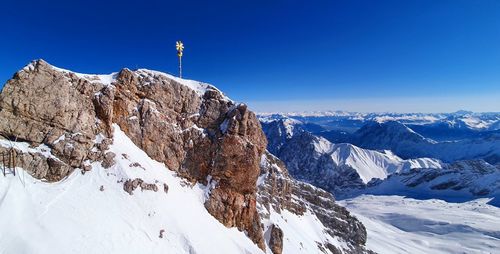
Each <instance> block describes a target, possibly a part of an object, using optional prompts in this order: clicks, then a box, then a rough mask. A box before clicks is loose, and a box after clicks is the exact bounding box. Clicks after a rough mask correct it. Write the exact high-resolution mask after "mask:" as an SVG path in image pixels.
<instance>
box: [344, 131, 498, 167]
mask: <svg viewBox="0 0 500 254" xmlns="http://www.w3.org/2000/svg"><path fill="white" fill-rule="evenodd" d="M352 143H354V144H356V145H358V146H360V147H363V148H367V149H377V150H380V149H382V150H385V149H387V150H391V151H393V152H394V153H395V154H397V155H398V156H401V157H403V158H418V157H431V158H437V159H440V160H443V161H445V162H453V161H457V160H469V159H484V160H486V161H488V162H489V163H491V164H496V163H498V162H500V160H499V159H500V134H497V133H492V134H490V135H487V136H484V137H481V138H477V139H472V140H469V139H467V140H459V141H453V142H436V141H434V140H431V139H428V138H425V137H423V136H422V135H420V134H418V133H416V132H414V131H413V130H411V129H410V128H408V127H407V126H405V125H404V124H402V123H399V122H396V121H389V122H384V123H378V122H370V123H368V124H366V125H365V126H363V127H362V128H361V129H359V130H358V131H356V132H355V133H354V134H353V135H352Z"/></svg>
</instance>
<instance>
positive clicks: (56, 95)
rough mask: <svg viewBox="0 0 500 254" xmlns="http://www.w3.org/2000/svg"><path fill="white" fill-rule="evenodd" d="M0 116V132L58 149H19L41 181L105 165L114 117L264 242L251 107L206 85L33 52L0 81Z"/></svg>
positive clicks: (220, 214) (260, 139) (258, 149)
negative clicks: (48, 154) (93, 70)
mask: <svg viewBox="0 0 500 254" xmlns="http://www.w3.org/2000/svg"><path fill="white" fill-rule="evenodd" d="M0 118H1V119H2V121H1V122H0V134H2V135H3V136H5V137H6V138H8V139H11V140H14V139H17V141H26V142H27V143H29V144H31V145H32V146H33V147H37V146H40V145H46V146H47V147H48V148H49V149H51V151H52V153H53V154H54V155H55V156H56V157H57V158H45V157H43V156H42V157H39V156H37V155H36V153H32V154H30V155H22V156H21V157H22V158H24V157H26V158H25V159H23V160H25V161H26V162H25V163H24V167H26V170H27V171H28V172H30V173H31V174H32V175H33V176H34V177H37V178H39V179H46V180H48V181H58V180H60V179H62V178H64V177H65V176H67V175H68V174H69V173H70V172H71V171H72V169H74V168H80V169H85V166H86V161H101V162H103V166H104V167H111V166H112V165H113V160H114V156H115V155H114V154H110V153H106V149H107V148H106V144H108V145H109V143H110V141H109V140H111V139H112V136H111V135H112V128H113V124H117V125H118V126H119V127H120V128H121V129H122V130H123V131H124V132H125V133H126V134H127V135H128V136H129V137H130V138H131V140H132V141H133V142H134V143H135V144H136V145H137V146H139V147H140V148H142V149H143V150H144V151H145V152H146V153H147V154H148V155H149V156H150V157H151V158H153V159H155V160H158V161H161V162H164V163H165V164H166V165H167V166H168V167H169V168H170V169H171V170H174V171H177V172H178V173H179V174H180V175H181V176H183V177H185V178H187V179H189V180H190V181H192V182H201V183H203V184H207V183H208V182H207V179H210V181H214V182H215V183H217V184H216V185H215V188H214V189H213V190H212V191H211V195H210V197H209V198H208V200H207V201H206V207H207V210H208V211H209V212H210V213H211V214H212V215H213V216H215V217H216V218H217V219H218V220H220V221H221V222H222V223H223V224H224V225H226V226H228V227H238V228H239V229H240V230H244V231H245V232H246V233H247V234H248V236H249V237H250V238H251V239H252V240H253V241H254V242H255V243H257V244H258V245H259V246H260V247H261V248H264V241H263V236H262V228H261V225H260V218H259V214H258V213H257V210H256V205H255V204H256V184H255V183H256V180H257V177H258V175H259V172H260V169H259V161H260V157H261V154H262V153H263V152H264V150H265V147H266V139H265V136H264V134H263V133H262V130H261V128H260V124H259V121H258V120H257V118H256V117H255V114H254V113H253V112H251V111H249V110H248V109H247V107H246V106H245V105H243V104H235V103H234V102H232V101H231V100H229V99H227V98H226V97H225V96H224V95H223V94H222V93H221V92H220V91H219V90H217V89H216V88H215V87H212V86H210V85H207V84H203V83H199V82H194V81H185V80H180V79H177V78H174V77H172V76H169V75H166V74H163V73H159V72H154V71H148V70H137V71H131V70H128V69H123V70H121V71H120V72H119V73H115V74H113V75H110V76H107V77H102V76H98V75H84V74H77V73H73V72H70V71H65V70H61V69H58V68H55V67H53V66H51V65H49V64H48V63H46V62H44V61H43V60H38V61H34V62H33V63H31V64H30V65H28V66H27V67H25V68H24V69H23V70H21V71H19V72H17V73H16V74H15V75H14V77H13V78H12V79H11V80H9V81H8V82H7V84H6V85H5V87H4V89H3V91H2V94H1V96H0ZM98 139H102V140H98ZM103 144H104V145H103ZM28 157H29V158H32V159H29V158H28ZM31 161H36V163H30V162H31Z"/></svg>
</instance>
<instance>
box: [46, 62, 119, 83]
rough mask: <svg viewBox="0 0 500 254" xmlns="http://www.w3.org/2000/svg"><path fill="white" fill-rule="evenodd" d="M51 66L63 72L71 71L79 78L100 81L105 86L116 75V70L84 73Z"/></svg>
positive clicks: (93, 81)
mask: <svg viewBox="0 0 500 254" xmlns="http://www.w3.org/2000/svg"><path fill="white" fill-rule="evenodd" d="M51 67H52V68H53V69H54V70H56V71H59V72H63V73H73V74H75V75H76V76H77V77H79V78H82V79H86V80H88V81H90V82H92V83H101V84H103V85H106V86H109V85H111V84H112V83H113V82H115V81H116V76H117V75H118V72H113V73H111V74H84V73H77V72H74V71H70V70H66V69H62V68H59V67H56V66H53V65H51Z"/></svg>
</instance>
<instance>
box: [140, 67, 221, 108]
mask: <svg viewBox="0 0 500 254" xmlns="http://www.w3.org/2000/svg"><path fill="white" fill-rule="evenodd" d="M136 73H137V74H138V75H140V76H144V77H148V76H149V77H154V76H164V77H166V78H168V79H171V80H174V81H176V82H177V83H179V84H182V85H184V86H187V87H189V88H190V89H192V90H194V91H195V92H196V94H198V96H200V97H202V96H203V95H204V94H205V92H206V91H207V90H208V89H213V90H217V91H219V90H218V89H217V88H215V87H214V86H212V85H210V84H207V83H203V82H199V81H195V80H189V79H182V78H179V77H175V76H173V75H170V74H167V73H164V72H161V71H154V70H148V69H138V70H137V71H136ZM219 92H220V93H221V94H222V95H224V93H222V92H221V91H219ZM224 99H225V100H227V101H231V100H230V99H229V98H228V97H227V96H225V95H224Z"/></svg>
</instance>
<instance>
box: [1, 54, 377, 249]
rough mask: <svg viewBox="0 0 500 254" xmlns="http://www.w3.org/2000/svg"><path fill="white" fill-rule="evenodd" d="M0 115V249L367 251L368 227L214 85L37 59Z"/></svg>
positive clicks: (18, 78)
mask: <svg viewBox="0 0 500 254" xmlns="http://www.w3.org/2000/svg"><path fill="white" fill-rule="evenodd" d="M0 119H1V120H2V121H0V134H1V138H0V153H2V154H3V155H7V156H8V157H9V158H10V159H9V160H8V161H6V160H3V161H2V164H3V165H2V168H4V169H5V173H6V175H5V176H3V175H1V176H0V178H1V179H0V197H1V199H0V212H1V213H2V215H3V216H2V217H1V218H0V252H1V253H103V252H108V253H109V252H111V253H115V252H122V253H137V252H148V253H274V254H277V253H367V252H369V251H368V250H366V248H365V247H364V244H365V242H366V230H365V228H364V226H363V225H362V224H361V223H360V222H359V221H358V220H357V219H356V218H355V217H353V216H351V215H350V213H349V212H348V211H347V210H346V209H345V208H343V207H341V206H338V205H337V204H336V203H335V201H334V199H333V196H332V195H331V194H329V193H327V192H325V191H323V190H321V189H318V188H315V187H313V186H311V185H309V184H306V183H303V182H300V181H297V180H294V179H293V178H292V177H290V175H289V174H288V172H287V170H286V168H285V167H284V165H283V163H282V162H281V161H280V160H279V159H277V158H275V157H273V156H272V155H270V154H269V153H268V152H267V151H266V144H267V142H266V138H265V136H264V133H263V132H262V129H261V127H260V124H259V121H258V120H257V118H256V116H255V114H254V113H253V112H251V111H250V110H248V109H247V107H246V106H245V105H244V104H238V103H235V102H233V101H232V100H230V99H229V98H227V97H226V96H225V95H224V94H223V93H222V92H221V91H219V90H218V89H216V88H215V87H213V86H211V85H209V84H205V83H201V82H196V81H188V80H183V79H179V78H175V77H172V76H170V75H168V74H164V73H161V72H156V71H150V70H144V69H140V70H136V71H132V70H128V69H123V70H121V71H120V72H117V73H113V74H110V75H90V74H79V73H74V72H71V71H68V70H64V69H60V68H56V67H54V66H51V65H50V64H48V63H46V62H45V61H43V60H38V61H34V62H33V63H31V64H29V65H28V66H27V67H25V68H24V69H23V70H21V71H19V72H17V73H16V74H15V75H14V77H13V78H12V79H11V80H9V81H8V82H7V84H6V85H5V86H4V88H3V90H2V93H1V94H0ZM283 133H284V135H287V133H289V134H290V135H294V134H293V133H294V131H293V130H292V129H290V130H288V129H286V128H285V129H284V132H283Z"/></svg>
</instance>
